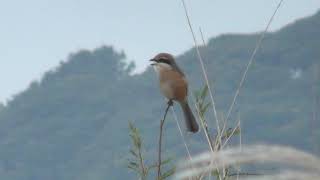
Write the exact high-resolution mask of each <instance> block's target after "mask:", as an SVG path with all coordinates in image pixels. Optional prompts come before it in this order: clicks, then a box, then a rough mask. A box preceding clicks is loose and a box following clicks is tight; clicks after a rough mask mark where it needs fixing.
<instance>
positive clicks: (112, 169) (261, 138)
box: [0, 0, 320, 180]
mask: <svg viewBox="0 0 320 180" xmlns="http://www.w3.org/2000/svg"><path fill="white" fill-rule="evenodd" d="M186 3H187V8H188V10H189V12H190V17H191V22H192V25H193V27H194V29H195V32H196V36H197V39H198V41H199V42H201V36H200V33H199V30H198V29H199V28H200V27H201V29H202V31H203V34H204V40H205V42H206V44H207V45H206V46H201V47H200V50H201V53H202V55H203V57H204V60H205V64H206V67H207V70H208V74H209V79H210V83H212V84H213V88H214V94H215V97H216V101H217V102H216V103H217V109H218V114H219V117H224V116H225V113H226V111H227V109H228V107H229V106H230V103H231V100H232V96H233V94H234V92H235V90H236V88H237V85H238V83H239V81H240V76H241V74H242V73H243V71H244V69H245V66H246V64H247V62H248V60H249V58H250V56H251V53H252V51H253V49H254V47H255V45H256V42H257V41H258V38H259V35H260V32H261V31H263V30H264V28H265V26H266V24H267V22H268V20H269V18H270V17H271V15H272V13H273V12H274V9H275V8H276V6H277V4H278V1H276V0H272V1H262V0H259V1H257V0H242V1H231V0H224V1H221V0H220V1H218V0H197V1H195V0H187V1H186ZM319 9H320V1H319V0H305V1H300V0H290V1H284V3H283V5H282V6H281V7H280V9H279V12H278V13H277V15H276V16H275V19H274V21H273V22H272V24H271V26H270V29H269V32H268V33H267V35H266V38H265V40H264V41H263V42H262V47H261V49H260V50H259V51H258V53H257V56H256V62H255V63H254V65H253V66H252V69H250V71H249V74H248V78H247V79H246V82H245V84H244V87H243V89H242V92H241V95H240V96H239V100H238V101H237V103H236V106H235V110H234V111H233V113H232V116H231V117H232V118H231V120H230V126H232V125H234V124H235V123H236V120H237V119H238V118H241V119H242V120H243V136H244V137H243V141H244V143H247V144H251V143H254V142H266V143H278V144H284V145H291V146H294V147H296V148H300V149H303V150H306V151H308V152H312V153H315V154H320V143H319V138H320V130H319V128H320V122H319V121H320V119H319V118H320V114H319V109H320V95H319V92H320V54H319V52H320V51H319V47H320V11H319ZM0 22H1V28H0V39H1V42H0V49H1V50H0V82H1V88H0V177H1V178H3V179H17V180H25V179H32V180H37V179H39V180H40V179H41V180H43V179H47V180H50V179H55V180H56V179H125V178H128V179H130V178H132V177H133V175H132V173H130V172H129V171H128V170H127V169H126V160H127V159H128V151H129V148H130V139H129V135H128V122H129V121H133V122H134V123H135V124H136V126H137V127H138V128H139V129H140V131H141V134H142V136H143V137H144V138H145V146H146V156H147V157H149V159H151V160H150V161H152V159H153V157H154V154H155V152H156V151H155V149H156V147H155V144H154V141H155V140H156V139H157V136H158V135H157V134H154V132H155V131H157V130H158V124H159V117H161V115H162V112H163V109H164V108H165V101H164V100H163V97H162V96H161V94H160V92H159V90H158V83H157V79H156V75H155V73H154V72H153V70H152V69H151V68H149V67H148V65H149V62H148V60H149V59H150V58H151V57H153V56H154V55H155V54H157V53H158V52H169V53H172V54H174V55H175V56H176V57H177V61H178V64H179V65H181V66H182V69H184V71H186V74H187V75H188V78H189V79H190V93H193V92H195V91H196V90H199V89H201V88H203V86H204V82H203V78H202V72H201V69H200V66H199V63H198V60H197V57H196V51H195V49H194V47H193V39H192V36H191V34H190V31H189V27H188V24H187V20H186V17H185V14H184V10H183V6H182V3H181V1H172V0H162V1H150V0H140V1H124V0H118V1H111V0H105V1H102V0H91V1H88V0H77V1H76V0H67V1H66V0H64V1H62V0H55V1H49V0H41V1H40V0H29V1H17V0H12V1H4V0H2V1H0ZM181 62H183V63H181ZM176 111H177V113H178V115H179V120H181V118H180V117H181V116H180V115H181V114H180V113H181V112H180V109H179V108H178V107H177V108H176ZM212 114H213V113H212V112H208V113H207V119H208V123H209V127H210V129H211V130H210V131H211V132H215V130H216V127H215V124H214V119H213V117H212ZM168 118H169V119H170V118H171V119H170V120H168V122H167V125H166V131H167V132H166V133H167V134H166V135H165V148H166V149H167V151H168V156H169V157H174V158H175V159H180V158H183V157H185V156H186V154H185V150H184V146H183V143H182V142H181V139H180V135H179V133H178V131H177V129H176V126H175V122H174V121H173V119H172V118H173V117H172V115H169V117H168ZM181 124H182V126H183V123H181ZM183 129H184V127H183ZM186 136H187V142H188V144H190V146H191V150H192V152H193V153H196V152H201V151H204V150H207V145H206V144H205V139H204V135H203V133H202V132H200V133H198V134H197V135H195V136H192V135H189V134H186ZM234 143H236V142H234ZM181 152H184V153H183V154H181Z"/></svg>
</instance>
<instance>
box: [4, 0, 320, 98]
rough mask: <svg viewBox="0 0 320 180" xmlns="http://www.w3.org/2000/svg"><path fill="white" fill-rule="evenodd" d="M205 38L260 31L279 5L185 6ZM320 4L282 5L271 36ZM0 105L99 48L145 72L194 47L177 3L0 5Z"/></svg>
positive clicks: (63, 0) (79, 0) (98, 0)
mask: <svg viewBox="0 0 320 180" xmlns="http://www.w3.org/2000/svg"><path fill="white" fill-rule="evenodd" d="M186 3H187V6H188V9H189V11H190V15H191V20H192V23H193V26H194V27H195V28H196V29H198V27H199V26H201V27H202V29H203V32H204V34H205V37H206V38H209V37H213V36H217V35H219V34H221V33H227V32H245V33H248V32H254V31H260V30H262V29H263V28H264V27H265V24H266V22H267V20H268V18H269V17H270V16H271V14H272V12H273V11H274V9H275V7H276V5H277V3H278V0H186ZM318 9H320V0H285V1H284V4H283V6H282V7H281V9H280V10H279V13H278V14H277V16H276V18H275V20H274V22H273V24H272V26H271V29H272V30H276V29H279V28H280V27H282V26H284V25H285V24H287V23H290V22H293V21H294V20H295V19H297V18H300V17H305V16H308V15H311V14H313V13H315V12H316V11H317V10H318ZM0 23H1V28H0V83H1V88H0V102H4V101H5V100H7V99H8V98H10V97H11V96H12V95H13V94H16V93H17V92H20V91H21V90H23V89H25V88H26V87H27V86H28V84H29V83H30V82H31V81H33V80H35V79H39V78H40V77H41V75H42V74H43V73H44V72H45V71H47V70H49V69H51V68H54V67H55V66H57V65H58V63H59V61H61V60H66V58H67V56H68V54H69V53H70V52H76V51H77V50H79V49H93V48H95V47H98V46H101V45H103V44H106V45H113V46H115V47H116V49H118V50H124V51H125V52H126V54H127V57H128V59H129V60H134V61H136V63H137V65H138V68H139V70H142V69H143V68H144V67H145V66H146V63H147V59H150V57H152V56H153V55H154V54H155V53H157V52H160V51H168V52H171V53H173V54H179V53H182V52H183V51H185V50H187V49H188V48H190V47H191V46H192V44H193V41H192V38H191V35H190V32H189V29H188V26H187V22H186V19H185V16H184V12H183V7H182V4H181V1H180V0H27V1H21V0H0Z"/></svg>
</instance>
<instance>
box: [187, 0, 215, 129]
mask: <svg viewBox="0 0 320 180" xmlns="http://www.w3.org/2000/svg"><path fill="white" fill-rule="evenodd" d="M181 2H182V5H183V8H184V12H185V15H186V18H187V21H188V25H189V28H190V32H191V34H192V38H193V41H194V45H195V48H196V51H197V55H198V59H199V61H200V65H201V68H202V73H203V77H204V79H205V82H206V84H207V86H208V90H209V95H210V98H211V101H212V108H213V113H214V117H215V119H216V124H217V129H218V132H220V125H219V120H218V115H217V110H216V105H215V101H214V98H213V93H212V91H211V87H210V83H209V78H208V75H207V72H206V69H205V67H204V63H203V60H202V56H201V53H200V50H199V46H198V42H197V39H196V36H195V33H194V31H193V28H192V25H191V20H190V18H189V14H188V10H187V7H186V3H185V1H184V0H181Z"/></svg>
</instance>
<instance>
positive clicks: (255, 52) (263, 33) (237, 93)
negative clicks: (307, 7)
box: [222, 0, 284, 131]
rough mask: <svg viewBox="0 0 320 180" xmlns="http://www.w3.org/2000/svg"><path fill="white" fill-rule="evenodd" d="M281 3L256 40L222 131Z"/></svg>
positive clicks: (281, 0)
mask: <svg viewBox="0 0 320 180" xmlns="http://www.w3.org/2000/svg"><path fill="white" fill-rule="evenodd" d="M283 1H284V0H280V2H279V4H278V6H277V8H276V9H275V11H274V12H273V14H272V16H271V18H270V20H269V22H268V24H267V26H266V28H265V30H264V31H263V32H262V34H261V36H260V38H259V40H258V42H257V45H256V47H255V49H254V51H253V53H252V54H251V57H250V60H249V62H248V64H247V67H246V70H245V71H244V73H243V75H242V78H241V81H240V83H239V86H238V88H237V90H236V92H235V95H234V97H233V100H232V103H231V105H230V108H229V110H228V113H227V118H226V120H225V124H224V127H223V130H224V129H225V127H226V124H227V121H228V120H229V118H230V115H231V112H232V109H233V107H234V105H235V103H236V100H237V97H238V96H239V94H240V89H241V87H242V85H243V83H244V81H245V79H246V77H247V73H248V71H249V69H250V67H251V64H252V63H253V61H254V58H255V56H256V54H257V52H258V50H259V48H260V45H261V43H262V41H263V39H264V37H265V35H266V33H267V31H268V29H269V27H270V25H271V23H272V21H273V19H274V17H275V15H276V13H277V12H278V10H279V8H280V6H281V4H282V2H283ZM223 130H222V131H223Z"/></svg>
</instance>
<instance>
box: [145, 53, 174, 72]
mask: <svg viewBox="0 0 320 180" xmlns="http://www.w3.org/2000/svg"><path fill="white" fill-rule="evenodd" d="M150 61H151V62H152V63H151V65H152V66H153V67H154V68H155V70H156V71H161V70H172V69H173V68H175V67H176V63H175V60H174V57H173V56H172V55H171V54H168V53H159V54H157V55H156V56H155V57H154V58H152V59H150Z"/></svg>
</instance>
